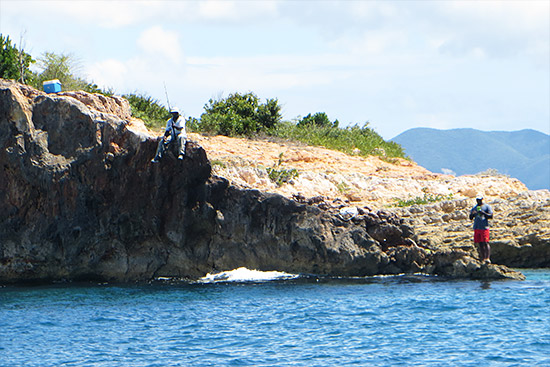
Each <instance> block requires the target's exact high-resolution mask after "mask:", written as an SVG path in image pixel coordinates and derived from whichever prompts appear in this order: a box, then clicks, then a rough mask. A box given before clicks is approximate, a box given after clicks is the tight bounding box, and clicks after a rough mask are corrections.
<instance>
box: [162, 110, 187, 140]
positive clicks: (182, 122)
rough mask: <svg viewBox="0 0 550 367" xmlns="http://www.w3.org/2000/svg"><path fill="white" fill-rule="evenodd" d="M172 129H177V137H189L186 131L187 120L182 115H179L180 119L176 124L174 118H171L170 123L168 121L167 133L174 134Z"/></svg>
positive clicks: (175, 130)
mask: <svg viewBox="0 0 550 367" xmlns="http://www.w3.org/2000/svg"><path fill="white" fill-rule="evenodd" d="M172 127H174V128H175V129H174V134H175V135H182V134H183V136H187V132H186V131H185V118H184V117H183V116H182V115H179V116H178V119H177V120H176V121H175V122H174V119H173V118H170V119H169V120H168V121H166V131H167V132H168V131H169V132H170V133H172ZM176 128H177V129H176ZM180 129H181V130H180Z"/></svg>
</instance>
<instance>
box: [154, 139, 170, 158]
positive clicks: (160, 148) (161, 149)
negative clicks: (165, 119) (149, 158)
mask: <svg viewBox="0 0 550 367" xmlns="http://www.w3.org/2000/svg"><path fill="white" fill-rule="evenodd" d="M171 141H172V138H171V136H169V137H168V138H166V140H165V139H164V138H163V139H160V141H159V145H158V147H157V154H155V158H153V162H158V161H159V160H160V159H161V158H162V156H163V155H164V152H166V149H168V147H169V145H170V142H171Z"/></svg>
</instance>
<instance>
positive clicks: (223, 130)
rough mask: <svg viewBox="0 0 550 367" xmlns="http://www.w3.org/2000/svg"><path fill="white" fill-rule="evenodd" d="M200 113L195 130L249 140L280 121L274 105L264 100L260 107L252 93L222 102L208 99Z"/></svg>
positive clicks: (279, 110) (233, 96) (279, 114)
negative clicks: (246, 137) (245, 137)
mask: <svg viewBox="0 0 550 367" xmlns="http://www.w3.org/2000/svg"><path fill="white" fill-rule="evenodd" d="M204 110H205V112H204V113H203V114H202V115H201V118H200V121H199V122H198V124H197V126H196V128H198V130H199V131H201V132H207V133H211V134H220V135H226V136H249V137H250V136H253V135H255V134H257V133H259V132H261V131H265V130H267V129H270V128H273V127H274V126H275V125H276V124H277V123H278V122H279V121H281V107H280V106H279V105H278V101H277V100H276V99H268V100H267V101H266V103H265V104H262V103H260V101H259V99H258V97H257V96H256V95H255V94H253V93H247V94H239V93H234V94H230V95H229V97H227V98H225V99H220V100H213V99H210V100H209V101H208V104H207V105H205V106H204Z"/></svg>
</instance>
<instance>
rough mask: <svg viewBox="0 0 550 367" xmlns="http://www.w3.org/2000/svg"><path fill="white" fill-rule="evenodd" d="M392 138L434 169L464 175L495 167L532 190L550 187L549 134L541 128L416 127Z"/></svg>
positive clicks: (410, 154)
mask: <svg viewBox="0 0 550 367" xmlns="http://www.w3.org/2000/svg"><path fill="white" fill-rule="evenodd" d="M391 140H392V141H394V142H396V143H399V144H401V146H402V147H403V149H404V150H405V153H406V154H407V155H408V156H409V157H410V158H412V159H413V160H414V161H415V162H417V163H418V164H420V165H421V166H423V167H425V168H427V169H429V170H430V171H432V172H444V171H446V170H451V171H453V172H455V173H456V174H457V175H464V174H475V173H479V172H483V171H486V170H488V169H491V168H492V169H496V170H498V172H499V173H502V174H506V175H510V176H511V177H515V178H517V179H519V180H520V181H521V182H523V183H524V184H525V185H526V186H527V187H528V188H529V189H531V190H538V189H550V135H547V134H544V133H542V132H540V131H536V130H528V129H526V130H520V131H480V130H475V129H452V130H437V129H431V128H414V129H410V130H407V131H405V132H403V133H401V134H399V135H398V136H396V137H395V138H393V139H391Z"/></svg>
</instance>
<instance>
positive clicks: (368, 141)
mask: <svg viewBox="0 0 550 367" xmlns="http://www.w3.org/2000/svg"><path fill="white" fill-rule="evenodd" d="M268 135H271V136H275V137H279V138H283V139H288V140H295V141H300V142H303V143H306V144H308V145H315V146H323V147H325V148H328V149H333V150H339V151H342V152H344V153H347V154H358V155H362V156H368V155H377V156H381V157H383V158H405V153H404V151H403V148H402V147H401V145H399V144H397V143H395V142H391V141H385V140H384V139H383V138H382V137H381V136H380V135H378V133H376V132H375V131H374V130H373V129H371V128H369V127H367V126H363V127H360V126H358V125H354V126H350V127H346V128H340V127H334V126H318V125H315V124H308V125H305V126H300V125H296V124H293V123H291V122H286V121H285V122H281V123H279V124H277V125H276V126H275V127H274V128H272V129H271V130H269V132H268Z"/></svg>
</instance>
